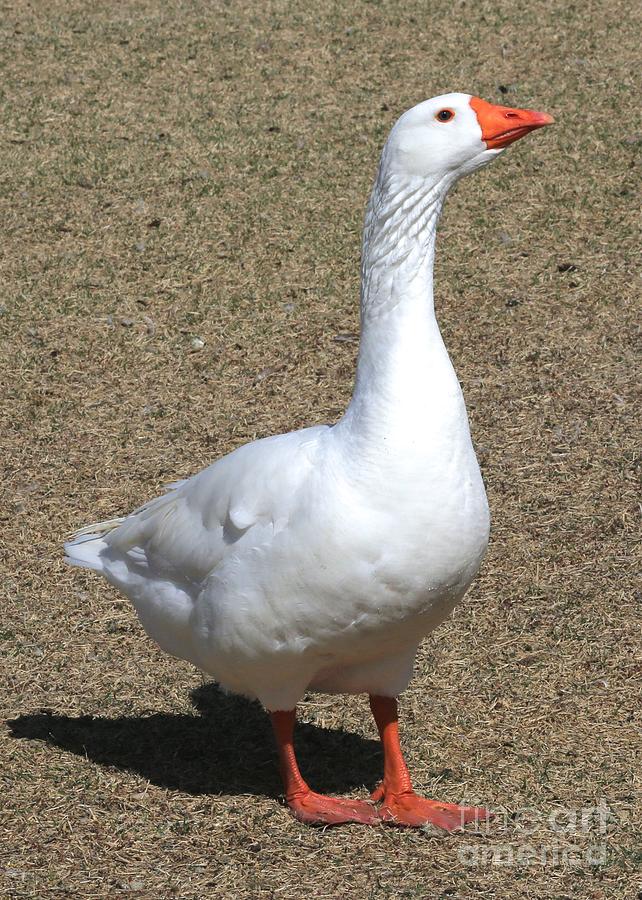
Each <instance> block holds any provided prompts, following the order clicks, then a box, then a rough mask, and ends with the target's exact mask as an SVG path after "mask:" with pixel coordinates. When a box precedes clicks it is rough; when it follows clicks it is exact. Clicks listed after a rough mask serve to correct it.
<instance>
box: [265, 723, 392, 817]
mask: <svg viewBox="0 0 642 900" xmlns="http://www.w3.org/2000/svg"><path fill="white" fill-rule="evenodd" d="M270 718H271V719H272V727H273V729H274V735H275V737H276V743H277V747H278V751H279V762H280V765H281V777H282V778H283V786H284V788H285V799H286V801H287V804H288V806H289V807H290V810H291V812H292V814H293V815H294V816H295V818H297V819H299V821H300V822H305V824H306V825H341V824H343V823H345V822H360V823H362V824H364V825H375V824H376V823H377V822H379V821H380V820H379V817H378V816H377V811H376V810H375V808H374V807H373V806H372V804H371V803H367V802H365V801H363V800H349V799H347V798H345V797H326V796H324V795H323V794H315V793H314V791H311V790H310V788H309V787H308V785H307V784H306V782H305V781H304V780H303V776H302V775H301V772H300V771H299V767H298V765H297V761H296V756H295V754H294V742H293V737H294V723H295V721H296V710H294V709H291V710H287V711H279V712H272V713H270Z"/></svg>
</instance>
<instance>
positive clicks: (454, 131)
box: [384, 93, 553, 188]
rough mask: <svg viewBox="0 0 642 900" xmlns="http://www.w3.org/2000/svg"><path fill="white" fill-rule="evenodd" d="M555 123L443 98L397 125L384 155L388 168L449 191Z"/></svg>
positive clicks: (466, 99)
mask: <svg viewBox="0 0 642 900" xmlns="http://www.w3.org/2000/svg"><path fill="white" fill-rule="evenodd" d="M552 122H553V118H552V116H549V115H548V114H547V113H542V112H535V111H534V110H531V109H514V108H512V107H508V106H496V105H495V104H493V103H488V102H486V101H485V100H482V99H481V98H480V97H473V96H471V95H470V94H458V93H456V94H443V95H441V96H439V97H433V98H432V99H430V100H425V101H424V102H423V103H419V104H418V105H417V106H413V107H412V109H409V110H408V111H407V112H405V113H404V114H403V115H402V116H401V117H400V118H399V119H398V120H397V122H396V123H395V125H394V126H393V128H392V131H391V132H390V137H389V138H388V141H387V144H386V148H385V150H384V158H385V168H386V169H387V171H388V172H390V173H394V174H395V175H399V176H402V177H403V176H406V177H413V176H414V177H417V176H418V177H420V178H424V179H426V180H427V181H429V182H432V183H433V184H435V185H437V184H443V185H444V187H446V188H447V187H448V186H450V184H452V182H453V181H456V180H457V179H458V178H460V177H461V176H462V175H468V174H469V173H470V172H474V171H476V170H477V169H479V168H481V167H482V166H485V165H486V164H487V163H489V162H492V160H493V159H495V158H496V157H497V156H498V155H499V154H500V153H501V152H502V150H504V149H505V148H506V147H508V145H509V144H512V143H513V141H516V140H519V138H521V137H524V135H526V134H529V133H530V132H531V131H534V130H535V129H536V128H542V126H544V125H550V124H551V123H552Z"/></svg>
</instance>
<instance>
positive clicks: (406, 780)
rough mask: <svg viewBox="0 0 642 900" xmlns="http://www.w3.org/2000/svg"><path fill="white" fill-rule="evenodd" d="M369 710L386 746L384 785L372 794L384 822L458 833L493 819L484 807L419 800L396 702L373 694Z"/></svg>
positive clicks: (392, 698)
mask: <svg viewBox="0 0 642 900" xmlns="http://www.w3.org/2000/svg"><path fill="white" fill-rule="evenodd" d="M370 709H371V710H372V714H373V716H374V718H375V722H376V723H377V728H378V730H379V736H380V738H381V743H382V744H383V753H384V757H383V758H384V768H383V771H384V774H383V781H382V782H381V784H380V785H379V787H377V788H376V790H375V791H374V792H373V794H372V800H374V801H375V802H380V803H381V806H380V807H379V817H380V819H381V820H382V821H383V822H388V823H389V824H391V825H406V826H409V827H415V828H418V827H419V826H421V825H426V824H431V825H436V826H437V827H438V828H443V829H444V830H445V831H455V830H456V829H459V828H462V827H463V826H464V825H466V824H467V823H468V822H478V821H480V820H483V819H488V818H490V815H491V813H489V811H488V810H487V809H484V808H483V807H481V806H458V805H457V804H456V803H441V802H439V801H438V800H427V799H426V798H424V797H418V796H417V794H415V792H414V791H413V789H412V782H411V780H410V773H409V772H408V766H407V765H406V761H405V759H404V758H403V754H402V752H401V745H400V743H399V725H398V716H397V700H396V699H395V698H394V697H380V696H376V695H373V694H371V695H370Z"/></svg>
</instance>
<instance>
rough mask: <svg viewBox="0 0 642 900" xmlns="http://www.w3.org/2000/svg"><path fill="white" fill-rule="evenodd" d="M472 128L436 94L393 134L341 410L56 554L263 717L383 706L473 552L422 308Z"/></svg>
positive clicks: (469, 572)
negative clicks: (319, 704) (376, 702)
mask: <svg viewBox="0 0 642 900" xmlns="http://www.w3.org/2000/svg"><path fill="white" fill-rule="evenodd" d="M478 102H479V103H483V101H478ZM487 106H489V105H488V104H487ZM444 108H446V109H447V110H448V111H450V112H452V113H453V115H452V117H451V121H448V122H445V121H441V120H440V119H438V118H437V116H438V115H439V114H440V113H439V111H440V110H442V112H443V109H444ZM492 109H493V110H498V109H502V108H500V107H492ZM534 115H535V114H534ZM442 119H443V116H442ZM542 124H545V123H542ZM530 127H536V126H535V125H533V126H530ZM483 128H484V122H483V117H482V116H481V114H480V113H479V111H476V110H475V109H474V108H473V107H472V106H471V97H470V96H469V95H467V94H449V95H446V96H444V97H438V98H435V99H433V100H429V101H426V102H425V103H422V104H420V105H419V106H417V107H414V108H413V109H412V110H410V111H409V112H407V113H406V114H404V116H402V117H401V119H400V120H399V121H398V122H397V124H396V125H395V127H394V128H393V130H392V133H391V135H390V137H389V139H388V142H387V144H386V146H385V148H384V151H383V155H382V160H381V165H380V169H379V173H378V176H377V179H376V182H375V185H374V189H373V192H372V196H371V199H370V203H369V206H368V211H367V215H366V222H365V230H364V242H363V263H362V294H361V325H362V327H361V332H362V333H361V345H360V353H359V361H358V368H357V376H356V384H355V390H354V395H353V397H352V400H351V402H350V404H349V406H348V408H347V410H346V412H345V414H344V416H343V417H342V418H341V420H340V421H339V422H338V423H337V424H335V425H334V426H332V427H326V426H317V427H313V428H306V429H303V430H302V431H297V432H292V433H290V434H283V435H278V436H276V437H268V438H265V439H263V440H259V441H255V442H254V443H251V444H248V445H245V446H242V447H240V448H238V449H237V450H235V451H234V452H232V453H230V454H229V455H228V456H225V457H223V458H222V459H219V460H218V461H217V462H215V463H214V464H213V465H211V466H209V468H207V469H205V470H204V471H202V472H200V473H199V474H197V475H195V476H194V477H193V478H190V479H187V480H186V481H183V482H179V483H177V484H176V485H175V486H173V487H172V489H171V490H169V491H168V493H167V494H165V495H164V496H161V497H159V498H158V499H156V500H153V501H151V502H150V503H147V504H145V505H144V506H142V507H141V508H140V509H138V510H136V511H135V512H133V513H132V514H131V515H129V516H127V517H125V518H123V519H114V520H111V521H109V522H105V523H102V524H98V525H93V526H89V527H88V528H85V529H83V530H82V531H81V532H79V533H78V534H77V536H76V537H75V539H74V540H72V541H71V542H70V543H68V544H67V545H66V552H67V556H68V559H69V561H70V562H72V563H74V564H76V565H80V566H85V567H87V568H90V569H93V570H95V571H97V572H100V573H101V574H102V575H103V576H104V577H105V578H106V579H107V580H108V581H109V582H111V583H112V584H113V585H115V586H116V587H117V588H118V589H119V590H120V591H121V592H122V593H123V594H125V595H126V596H127V597H129V599H130V600H131V601H132V603H133V605H134V607H135V608H136V611H137V613H138V615H139V617H140V620H141V622H142V624H143V627H144V628H145V630H146V631H147V633H148V634H149V635H150V636H151V637H152V638H153V639H154V640H155V641H157V642H158V644H159V645H160V646H161V647H162V648H163V649H165V650H167V651H168V652H169V653H172V654H174V655H175V656H178V657H182V658H184V659H187V660H190V661H191V662H193V663H194V664H195V665H197V666H198V667H200V668H201V669H203V670H204V671H206V672H208V673H210V674H211V675H212V676H213V677H214V678H215V679H216V680H217V681H218V682H220V684H221V685H222V686H224V687H225V688H227V689H229V690H232V691H234V692H238V693H241V694H244V695H247V696H250V697H256V698H258V699H259V700H260V701H261V703H263V704H264V706H265V707H266V708H267V709H269V710H291V709H293V708H294V707H295V705H296V703H297V701H298V700H299V699H300V697H301V696H302V695H303V693H304V692H305V691H306V690H307V689H318V690H323V691H330V692H349V693H359V692H367V693H369V694H371V695H383V696H384V697H395V696H396V695H397V694H398V693H399V692H400V691H402V690H403V689H404V688H405V687H406V685H407V684H408V681H409V679H410V677H411V673H412V666H413V660H414V657H415V653H416V650H417V646H418V644H419V642H420V640H421V639H422V638H423V637H424V636H425V635H426V634H428V633H429V632H430V631H431V630H432V629H433V628H434V627H435V626H436V625H437V624H439V622H441V621H442V620H443V619H444V618H445V617H446V616H447V615H448V613H449V612H450V611H451V610H452V608H453V606H454V605H455V604H456V603H457V602H458V601H459V600H460V599H461V598H462V596H463V594H464V593H465V591H466V589H467V587H468V586H469V584H470V582H471V580H472V579H473V577H474V575H475V573H476V572H477V570H478V567H479V565H480V562H481V560H482V557H483V555H484V552H485V549H486V545H487V540H488V527H489V517H488V506H487V502H486V496H485V492H484V487H483V484H482V479H481V476H480V473H479V468H478V465H477V460H476V458H475V454H474V451H473V447H472V444H471V439H470V434H469V429H468V421H467V415H466V410H465V406H464V401H463V397H462V393H461V390H460V386H459V383H458V381H457V378H456V375H455V372H454V370H453V368H452V365H451V363H450V360H449V357H448V353H447V351H446V348H445V347H444V344H443V341H442V339H441V335H440V332H439V328H438V325H437V322H436V319H435V314H434V309H433V299H432V269H433V254H434V237H435V229H436V224H437V220H438V217H439V213H440V211H441V206H442V203H443V200H444V198H445V195H446V192H447V190H448V188H449V187H450V186H451V185H452V184H453V182H454V181H456V180H457V179H458V178H459V177H460V176H461V175H463V174H466V173H468V172H471V171H473V170H474V169H476V168H479V167H480V166H481V165H483V164H485V163H486V162H488V161H490V160H491V159H492V158H493V157H494V156H496V155H497V154H498V153H499V152H500V149H492V148H489V146H488V141H487V139H486V136H485V135H483V134H482V131H483Z"/></svg>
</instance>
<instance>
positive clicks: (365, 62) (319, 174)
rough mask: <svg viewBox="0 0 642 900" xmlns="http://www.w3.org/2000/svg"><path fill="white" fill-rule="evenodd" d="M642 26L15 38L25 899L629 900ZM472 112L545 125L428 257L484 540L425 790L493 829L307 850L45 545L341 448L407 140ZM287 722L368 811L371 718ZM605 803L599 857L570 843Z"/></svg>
mask: <svg viewBox="0 0 642 900" xmlns="http://www.w3.org/2000/svg"><path fill="white" fill-rule="evenodd" d="M634 6H635V5H634V4H633V5H632V4H629V3H628V2H624V0H611V2H606V0H603V2H595V3H589V4H583V3H577V4H568V3H562V2H558V3H555V2H546V0H534V2H532V3H520V2H517V0H513V2H504V3H490V2H485V0H482V2H480V3H472V2H463V0H462V2H447V3H446V2H441V0H437V2H434V3H431V4H420V3H417V2H413V0H410V2H406V3H401V2H399V0H382V2H369V3H366V2H358V3H351V4H347V3H346V4H324V5H323V6H320V7H319V6H315V7H313V6H312V5H311V4H304V3H287V2H284V0H270V2H267V3H259V2H254V0H252V2H249V3H245V4H241V3H233V2H222V0H216V2H212V3H210V2H205V0H196V2H190V3H186V2H180V0H169V2H163V3H161V2H151V0H123V2H120V3H114V4H110V3H101V4H89V3H79V2H77V0H72V2H64V3H63V2H55V0H52V2H49V0H41V2H37V3H32V4H29V3H25V2H18V3H17V4H8V3H4V4H3V5H2V15H1V17H0V33H1V41H2V51H1V58H0V65H1V67H2V68H1V78H0V96H1V98H2V100H1V115H0V129H1V131H0V146H1V150H2V152H1V156H0V172H1V185H0V211H1V218H0V221H1V223H2V224H1V227H2V242H1V250H0V284H1V285H2V295H1V296H0V303H1V307H0V331H1V335H2V356H1V358H0V372H1V378H2V391H1V396H0V403H1V404H2V416H3V418H2V460H1V463H2V467H3V470H4V471H3V479H2V488H3V491H4V493H3V499H2V506H1V509H0V515H1V516H2V520H3V522H2V543H3V545H4V546H3V568H2V588H3V599H2V621H1V624H0V637H1V638H2V648H3V660H4V666H5V677H4V678H3V690H4V686H6V690H4V693H3V697H2V719H3V721H5V723H6V724H5V725H4V726H3V729H2V733H1V739H0V758H1V760H2V763H1V766H2V769H1V776H0V777H1V779H2V793H1V796H2V803H3V805H4V813H3V816H2V819H1V821H0V833H1V834H2V841H1V844H0V852H1V854H2V861H3V866H2V869H3V871H2V878H3V879H4V881H3V887H2V888H1V891H2V896H6V897H37V898H44V897H46V898H53V897H56V898H57V897H66V896H72V897H81V898H99V897H100V898H103V897H110V898H112V897H120V896H125V895H127V896H128V895H129V894H131V893H134V894H136V895H137V896H141V897H149V898H165V897H180V898H210V897H211V898H218V897H226V898H229V897H232V898H254V897H257V898H258V897H274V898H279V897H286V898H292V897H294V898H302V897H314V898H328V900H329V898H336V897H353V898H380V897H381V898H387V897H394V898H402V897H408V898H410V897H417V898H424V897H426V898H427V897H444V898H446V897H448V898H452V897H455V898H459V897H469V896H479V897H489V898H490V897H494V898H505V897H509V896H510V897H527V898H534V897H551V898H567V897H569V898H570V897H581V898H595V900H598V898H620V897H622V898H624V897H632V896H633V895H634V892H635V877H634V876H635V859H634V842H633V821H634V820H633V818H632V810H633V801H634V796H635V790H636V786H635V765H634V752H635V749H636V742H635V733H634V716H635V713H636V708H637V701H636V691H635V687H636V682H635V680H634V659H633V655H634V647H635V639H636V634H635V630H634V621H635V620H634V608H633V596H632V594H633V592H632V590H631V582H632V575H631V568H632V566H631V562H632V556H633V538H634V520H635V515H636V507H635V482H634V462H635V450H634V439H635V427H634V426H635V412H636V406H635V396H634V378H633V368H632V364H633V353H634V345H633V341H634V332H635V326H636V320H637V313H636V309H635V299H636V286H639V274H638V273H636V271H635V269H634V262H633V260H634V251H635V250H636V246H635V244H636V227H637V219H636V216H637V207H638V203H637V202H636V198H635V187H636V180H635V178H636V176H635V172H634V169H633V165H634V161H635V158H636V155H637V154H638V151H639V149H640V143H641V140H642V126H641V125H640V121H639V118H637V119H636V116H637V114H638V103H639V85H636V84H635V72H636V63H637V60H636V53H637V50H638V41H639V28H638V27H637V26H638V25H639V22H636V21H635V20H634V13H633V12H632V8H633V7H634ZM638 68H639V67H638ZM451 89H460V90H471V91H473V92H476V93H479V94H481V95H482V96H484V97H486V98H487V99H491V100H492V99H494V100H496V101H500V102H501V101H505V102H507V103H510V104H513V105H520V106H528V105H531V106H535V107H539V108H542V109H545V110H548V111H550V112H552V113H553V114H555V115H556V117H557V118H558V122H559V124H558V126H557V127H556V128H551V129H548V130H547V131H546V132H545V133H539V134H537V135H536V136H534V137H531V138H530V139H528V140H526V141H524V142H522V143H520V144H519V145H517V146H515V147H513V148H511V149H510V150H509V151H508V152H507V153H506V154H505V155H504V158H503V159H502V160H501V161H499V162H498V163H497V164H496V165H495V166H494V167H491V169H490V170H487V171H486V172H484V173H482V174H481V175H477V176H475V177H474V178H473V179H469V180H467V181H465V182H464V183H462V185H461V186H460V187H459V188H458V189H457V191H456V192H455V193H454V195H453V196H452V197H451V198H450V199H449V202H448V205H447V209H446V212H445V216H444V219H443V223H442V228H441V239H440V242H439V247H438V270H437V282H438V284H437V295H438V311H439V316H440V321H441V323H442V326H443V331H444V335H445V338H446V341H447V344H448V346H449V348H450V349H451V352H452V356H453V360H454V362H455V365H456V368H457V370H458V372H459V375H460V378H461V380H462V383H463V386H464V389H465V393H466V397H467V401H468V406H469V410H470V414H471V422H472V428H473V433H474V438H475V441H476V445H477V447H478V449H479V455H480V460H481V462H482V467H483V472H484V477H485V480H486V483H487V486H488V491H489V497H490V502H491V507H492V512H493V520H494V525H493V533H492V541H491V547H490V551H489V555H488V557H487V560H486V562H485V565H484V568H483V572H482V574H481V576H480V577H479V578H478V580H477V581H476V583H475V585H474V588H473V589H472V590H471V592H470V594H469V596H468V597H467V599H466V601H465V603H464V604H463V605H462V606H461V607H460V609H459V610H458V611H457V613H456V615H455V617H454V618H453V620H452V621H450V622H448V623H447V624H445V625H444V626H443V627H441V628H440V629H439V631H438V632H437V633H436V634H434V635H433V636H432V637H431V638H430V639H429V640H428V641H426V643H425V645H424V647H423V650H422V653H421V655H420V659H419V661H418V666H417V672H416V677H415V679H414V681H413V684H412V687H411V689H410V690H409V691H408V692H407V694H406V695H405V697H404V699H403V713H404V728H405V744H406V747H407V750H408V755H409V759H410V762H411V765H412V769H413V771H414V773H415V777H416V781H417V784H418V786H420V787H421V789H422V790H424V791H426V792H428V793H429V794H433V795H437V796H439V797H441V798H443V799H450V800H460V799H462V798H465V799H466V800H468V801H475V800H483V801H487V802H488V803H489V804H490V805H492V806H494V807H496V808H497V809H499V810H503V811H505V814H502V815H500V817H499V818H498V820H497V822H496V823H495V824H494V825H493V826H492V827H490V828H489V829H488V831H487V833H482V834H478V835H465V836H462V835H460V836H452V837H444V836H436V835H430V834H426V833H422V832H419V833H416V832H415V833H411V832H404V831H396V830H392V829H384V828H380V829H371V830H368V829H363V828H359V827H348V828H344V829H336V830H333V831H321V830H310V829H306V828H304V827H302V826H300V825H299V824H297V823H296V822H294V821H293V820H292V819H291V818H290V817H289V815H288V813H287V812H286V810H284V809H283V808H282V807H281V806H279V804H278V803H277V800H276V798H277V797H278V794H279V787H280V786H279V782H278V777H277V774H276V771H275V765H274V754H273V750H272V745H271V740H270V735H269V732H268V726H267V724H266V722H265V719H264V717H263V715H262V713H261V711H260V710H258V709H257V708H255V707H253V706H251V705H248V704H246V703H243V702H241V701H235V700H232V699H226V698H224V697H221V696H220V695H219V694H218V693H217V692H216V690H215V689H214V688H213V687H211V686H208V685H207V684H206V681H205V679H203V678H202V677H201V675H200V674H198V673H197V672H196V671H194V669H193V668H191V667H190V666H189V665H187V664H185V663H182V662H178V661H176V660H173V659H170V658H168V657H166V656H163V655H162V654H161V653H160V651H158V650H157V649H156V648H155V647H154V646H153V645H152V644H151V642H150V641H149V640H148V639H147V638H146V637H145V635H144V634H143V632H142V630H141V628H140V626H139V624H138V622H137V620H136V618H135V616H134V614H133V612H132V610H131V609H130V607H129V606H128V605H127V604H125V603H123V601H122V600H121V599H120V598H119V597H118V596H117V595H116V594H115V592H114V591H112V590H111V589H110V588H109V587H108V586H107V585H106V584H105V583H103V582H102V581H101V580H99V579H97V578H95V577H92V576H91V575H90V574H87V573H82V572H79V571H75V570H69V569H67V568H65V567H64V565H63V563H62V560H61V552H60V544H61V541H62V539H63V537H64V536H65V535H66V533H68V532H69V531H70V530H71V529H72V528H74V527H75V526H78V525H81V524H83V523H85V522H87V521H95V520H96V519H100V518H105V517H109V516H111V515H112V514H116V513H119V512H126V511H128V510H129V509H131V508H132V507H133V506H135V505H137V504H139V503H140V502H142V501H143V500H145V499H146V498H149V497H151V496H153V495H154V494H155V493H156V492H157V491H159V490H160V488H161V486H162V485H163V484H165V483H166V482H168V481H170V480H173V479H175V478H177V477H180V476H183V475H187V474H189V473H192V472H194V471H196V470H198V469H199V468H201V467H202V466H203V465H205V464H206V463H207V462H208V461H209V460H211V459H212V458H214V457H217V456H219V455H221V454H223V453H225V452H226V451H228V450H230V449H231V448H233V447H235V446H237V445H238V444H240V443H242V442H244V441H247V440H249V439H252V438H254V437H257V436H260V435H265V434H268V433H271V432H275V431H281V430H289V429H290V428H293V427H296V426H300V425H303V424H306V423H307V424H311V423H314V422H319V421H332V420H333V419H336V418H337V417H338V416H339V414H340V412H341V410H342V409H343V407H344V405H345V403H346V401H347V399H348V397H349V394H350V390H351V382H352V374H353V368H354V360H355V351H356V343H355V340H354V333H355V332H356V330H357V327H358V319H357V297H358V262H359V241H360V227H361V220H362V215H363V208H364V203H365V200H366V197H367V194H368V191H369V187H370V183H371V180H372V177H373V174H374V170H375V165H376V161H377V157H378V154H379V151H380V148H381V145H382V141H383V139H384V137H385V134H386V132H387V130H388V128H389V127H390V125H391V124H392V122H393V120H394V118H395V117H396V115H397V114H398V113H400V112H401V111H402V110H403V109H405V108H406V107H408V106H409V105H412V104H413V103H415V102H417V101H419V100H421V99H423V98H424V97H426V96H431V95H433V94H436V93H439V92H443V91H447V90H451ZM636 279H637V282H636ZM195 338H199V339H200V340H201V341H203V342H204V346H203V347H202V348H201V349H200V350H198V349H195V345H194V339H195ZM196 346H198V342H197V344H196ZM637 684H639V682H638V683H637ZM302 711H303V718H304V720H305V723H306V724H304V725H303V727H302V733H301V753H302V761H303V764H304V767H305V769H306V772H307V773H308V774H309V776H310V779H311V781H312V782H313V783H314V785H315V786H317V787H320V788H321V789H325V790H330V791H333V790H334V791H336V790H349V791H354V792H355V793H359V792H364V791H365V790H366V789H367V788H369V787H371V786H372V785H373V783H374V781H375V780H376V778H377V774H378V771H379V767H380V765H381V759H380V756H379V752H378V748H377V745H376V744H375V743H374V742H373V738H374V729H373V725H372V723H371V721H370V718H369V714H368V713H367V708H366V704H365V702H364V699H363V698H327V697H311V698H309V699H308V700H307V701H306V702H305V704H304V706H303V710H302ZM599 801H603V802H604V804H606V805H607V806H608V809H609V811H610V816H609V820H608V822H607V823H606V825H605V827H604V829H602V830H600V828H599V827H598V824H597V822H596V821H594V820H591V822H589V823H585V824H586V828H585V829H584V830H583V829H582V827H581V824H580V823H579V822H578V823H577V825H576V826H575V827H573V822H572V818H571V814H570V812H569V810H573V809H581V808H586V807H589V806H592V805H595V804H597V803H598V802H599ZM525 807H528V808H529V812H527V813H522V814H519V811H520V810H523V809H524V808H525ZM551 817H553V819H551ZM555 817H557V818H555ZM555 823H557V826H558V828H557V830H556V829H555V828H554V827H553V826H554V825H555ZM562 827H565V828H566V830H560V829H562ZM590 847H593V848H594V850H595V853H594V857H595V858H588V857H587V856H586V852H587V848H590ZM529 848H530V849H529ZM569 848H576V849H574V850H573V849H571V852H570V857H566V858H565V857H564V852H563V851H564V850H565V849H566V850H567V851H568V849H569ZM531 850H532V853H531ZM520 854H521V855H520ZM529 854H530V856H529ZM533 854H534V855H533ZM544 854H548V855H547V856H546V858H544ZM556 854H557V855H556Z"/></svg>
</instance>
